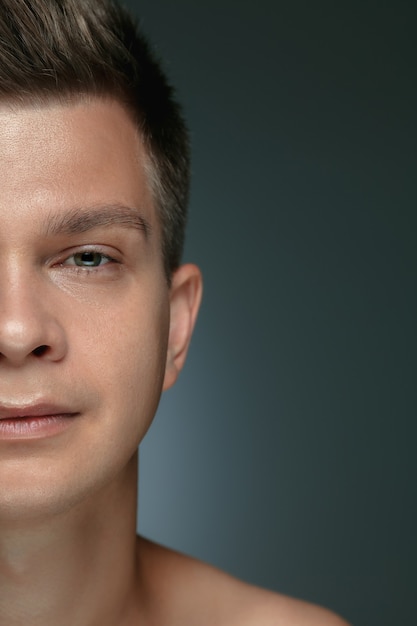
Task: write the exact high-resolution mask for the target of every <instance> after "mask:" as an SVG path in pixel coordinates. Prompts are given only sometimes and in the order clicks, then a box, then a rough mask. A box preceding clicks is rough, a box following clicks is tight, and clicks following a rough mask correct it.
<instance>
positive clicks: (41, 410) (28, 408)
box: [0, 403, 80, 440]
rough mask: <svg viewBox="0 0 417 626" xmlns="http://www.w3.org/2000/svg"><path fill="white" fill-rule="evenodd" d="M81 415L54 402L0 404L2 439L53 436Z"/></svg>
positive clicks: (0, 433)
mask: <svg viewBox="0 0 417 626" xmlns="http://www.w3.org/2000/svg"><path fill="white" fill-rule="evenodd" d="M79 415H80V413H79V412H78V411H74V410H73V409H71V408H69V407H68V406H63V405H60V404H53V403H38V404H24V403H22V404H19V405H13V406H11V405H2V404H0V440H4V439H6V440H10V439H40V438H44V437H51V436H53V435H57V434H59V433H61V432H64V431H65V430H67V428H69V426H70V425H71V424H72V423H73V422H74V418H76V417H77V416H79Z"/></svg>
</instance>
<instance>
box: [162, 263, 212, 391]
mask: <svg viewBox="0 0 417 626" xmlns="http://www.w3.org/2000/svg"><path fill="white" fill-rule="evenodd" d="M202 292H203V281H202V277H201V272H200V270H199V269H198V267H197V266H196V265H191V264H187V265H181V267H179V268H178V269H177V270H176V271H175V272H174V274H173V276H172V282H171V289H170V326H169V336H168V351H167V362H166V367H165V378H164V384H163V390H164V391H165V389H169V387H171V386H172V385H173V384H174V383H175V381H176V380H177V378H178V374H179V373H180V371H181V369H182V367H183V365H184V363H185V358H186V356H187V351H188V346H189V345H190V340H191V335H192V333H193V329H194V324H195V321H196V319H197V313H198V309H199V307H200V302H201V296H202Z"/></svg>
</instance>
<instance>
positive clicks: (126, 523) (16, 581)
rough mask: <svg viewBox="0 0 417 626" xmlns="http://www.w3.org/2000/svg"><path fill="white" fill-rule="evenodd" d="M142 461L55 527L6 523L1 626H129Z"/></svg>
mask: <svg viewBox="0 0 417 626" xmlns="http://www.w3.org/2000/svg"><path fill="white" fill-rule="evenodd" d="M136 486H137V456H136V457H135V458H134V459H133V460H132V462H131V463H130V464H129V466H128V467H127V468H126V469H125V470H124V472H123V475H122V476H119V477H118V478H117V480H116V481H114V482H113V483H112V484H111V485H108V486H107V487H106V488H105V489H103V490H102V492H100V493H98V494H95V495H94V498H91V499H89V500H88V501H87V499H86V500H85V501H83V502H82V503H79V504H78V505H77V506H76V507H74V508H73V509H72V510H71V511H67V512H65V513H62V514H60V515H57V516H55V517H53V518H52V519H42V520H40V519H32V520H27V519H26V520H25V521H24V522H16V521H14V523H11V521H10V520H8V521H5V520H1V519H0V624H7V625H8V626H17V625H19V626H21V625H22V624H31V626H38V625H39V626H40V625H42V626H46V625H48V626H49V625H51V626H52V625H55V624H60V626H70V625H71V626H72V625H74V624H100V626H107V625H109V626H114V625H115V624H117V625H119V624H120V625H124V624H129V623H130V621H129V620H130V617H129V615H131V614H132V612H134V611H135V610H137V608H135V604H136V602H137V595H138V594H137V592H136V593H135V591H136V590H137V589H138V572H137V565H136V556H135V555H136V548H135V545H136V501H137V500H136Z"/></svg>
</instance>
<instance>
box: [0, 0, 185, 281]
mask: <svg viewBox="0 0 417 626" xmlns="http://www.w3.org/2000/svg"><path fill="white" fill-rule="evenodd" d="M83 95H97V96H110V97H115V98H117V99H118V100H119V101H121V102H122V103H123V104H124V105H126V106H127V107H128V110H129V111H130V113H131V114H132V115H133V118H134V120H135V122H136V123H137V124H138V126H139V128H140V131H141V134H142V137H143V140H144V142H145V146H146V148H147V153H148V156H149V159H150V168H149V169H150V174H151V176H150V178H151V180H150V182H151V185H152V188H153V192H154V197H155V200H156V204H157V208H158V211H159V218H160V223H161V229H162V240H163V244H162V247H163V250H162V253H163V260H164V265H165V270H166V273H167V277H168V279H169V277H170V275H171V273H172V271H173V270H174V269H176V268H177V267H178V265H179V263H180V259H181V253H182V246H183V241H184V230H185V221H186V207H187V202H188V190H189V142H188V133H187V129H186V126H185V123H184V120H183V117H182V114H181V110H180V107H179V105H178V103H177V102H176V100H175V98H174V94H173V89H172V87H171V86H170V85H169V84H168V82H167V80H166V77H165V75H164V73H163V71H162V69H161V66H160V64H159V63H158V62H157V60H156V59H155V57H154V55H153V54H152V53H151V51H150V48H149V44H148V42H147V41H146V39H145V38H144V36H143V34H141V33H140V32H139V30H138V25H137V22H136V21H135V20H134V19H133V18H132V16H131V15H130V14H129V13H128V12H127V11H126V10H125V9H123V8H122V7H121V6H119V5H118V4H116V3H115V2H113V0H0V99H8V100H13V101H16V102H22V103H24V102H27V101H31V102H33V101H34V102H39V103H43V102H47V101H49V100H51V99H58V100H59V99H63V100H65V99H70V98H72V97H77V96H83Z"/></svg>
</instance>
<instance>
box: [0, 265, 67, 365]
mask: <svg viewBox="0 0 417 626" xmlns="http://www.w3.org/2000/svg"><path fill="white" fill-rule="evenodd" d="M45 296H46V294H45V293H43V291H42V289H39V285H38V283H37V281H33V280H32V281H31V280H30V279H26V280H24V281H23V280H22V279H21V278H16V277H15V280H14V281H13V282H11V281H8V285H5V284H4V283H3V281H0V364H1V363H2V362H3V363H6V362H7V363H8V364H9V365H13V366H15V367H18V366H22V365H23V364H25V363H26V362H27V361H28V359H29V360H46V361H59V360H61V359H62V358H63V357H64V356H65V354H66V350H67V342H66V336H65V332H64V328H63V326H62V324H61V323H60V322H59V320H58V319H57V317H56V315H54V313H53V310H52V307H51V300H50V299H49V298H47V297H45Z"/></svg>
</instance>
